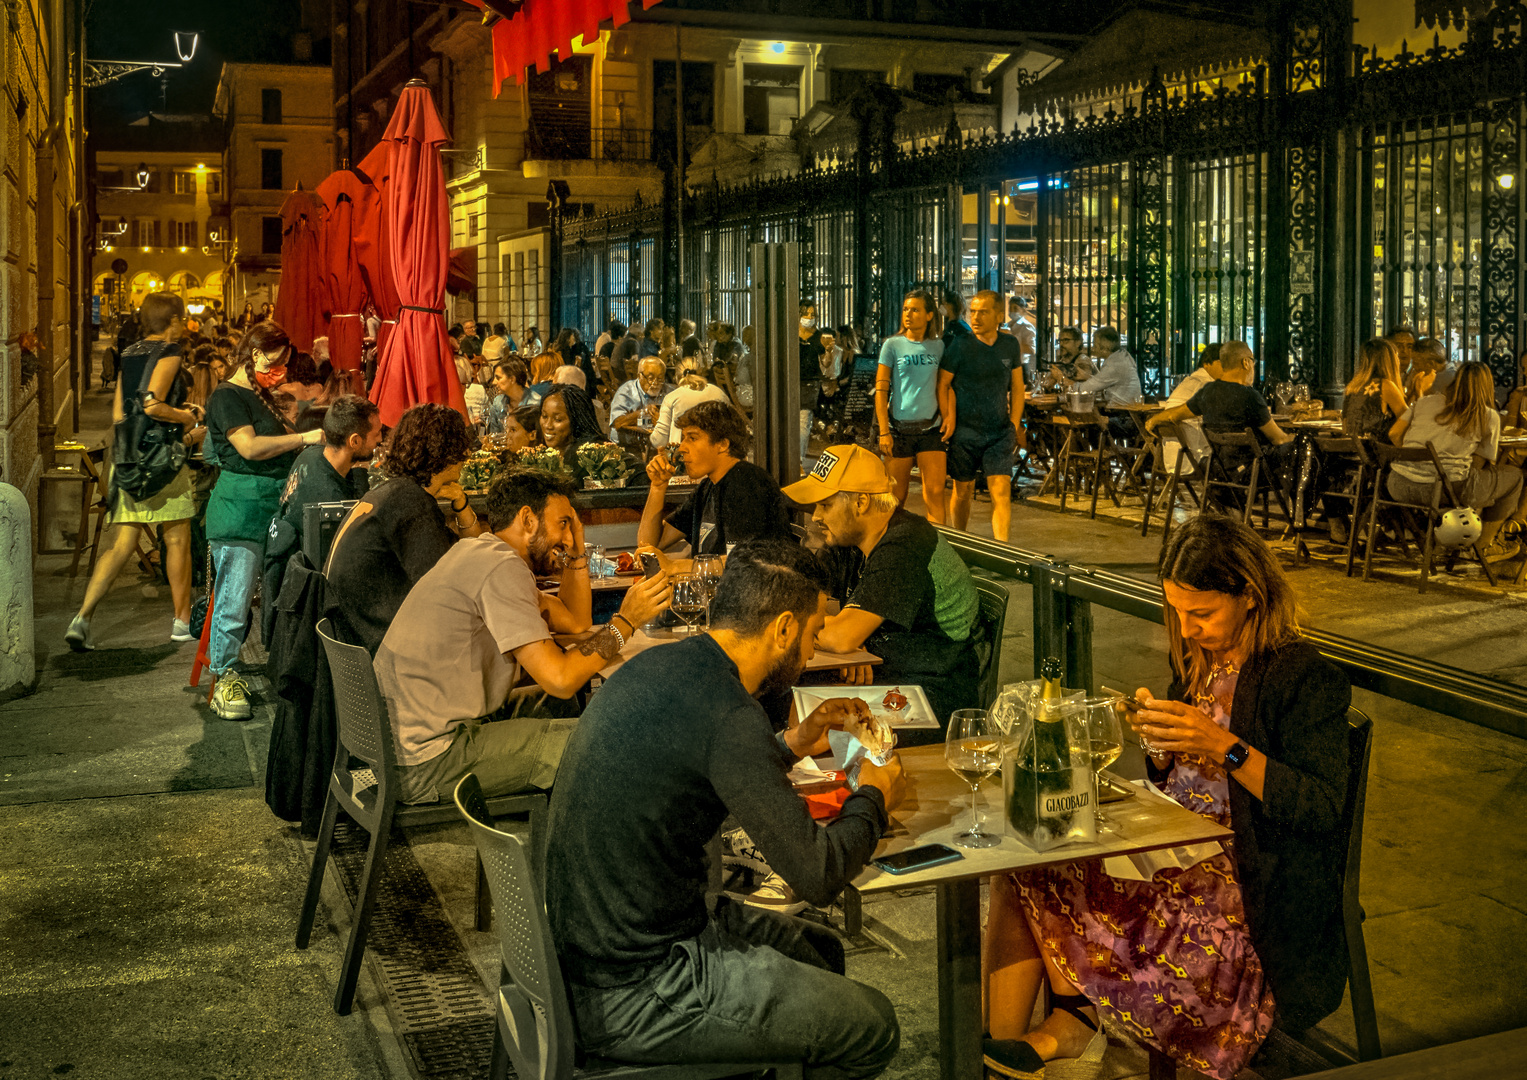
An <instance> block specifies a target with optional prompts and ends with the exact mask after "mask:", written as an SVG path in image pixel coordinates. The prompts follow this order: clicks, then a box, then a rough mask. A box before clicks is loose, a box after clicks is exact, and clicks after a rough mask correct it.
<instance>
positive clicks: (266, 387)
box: [206, 322, 323, 720]
mask: <svg viewBox="0 0 1527 1080" xmlns="http://www.w3.org/2000/svg"><path fill="white" fill-rule="evenodd" d="M290 354H291V342H290V341H289V340H288V338H287V336H286V331H284V330H282V329H281V328H280V327H279V326H277V325H276V324H275V323H272V322H263V323H260V324H258V325H256V326H255V327H253V328H252V329H250V331H249V332H248V333H247V334H245V335H244V338H243V340H242V341H240V342H239V351H238V354H237V356H236V357H235V360H234V371H233V374H232V375H231V376H229V378H228V379H227V381H225V382H224V383H222V385H220V386H219V387H218V388H217V390H216V391H214V392H213V394H212V398H211V400H210V401H208V402H207V444H206V457H207V459H208V460H209V461H215V462H216V463H217V464H218V465H219V466H220V467H221V468H222V472H221V473H220V474H219V475H218V478H217V486H216V487H215V488H213V489H212V499H211V501H210V502H208V503H207V540H208V541H209V543H210V545H211V547H212V567H213V572H214V574H215V575H216V577H215V580H214V584H213V603H212V610H211V611H210V612H209V613H208V615H207V617H208V618H209V619H211V620H212V631H211V634H210V635H209V639H208V642H207V657H208V665H207V666H208V667H209V668H211V670H212V673H213V676H214V677H215V678H216V679H217V688H216V689H215V690H214V691H213V693H212V711H213V712H215V713H217V715H219V716H221V717H222V718H223V719H224V720H247V719H249V716H250V706H249V684H248V683H246V682H245V681H244V678H243V676H241V675H239V674H238V673H237V672H235V671H234V670H233V662H234V661H235V660H237V659H238V655H239V647H240V646H241V645H242V644H243V643H244V634H245V630H246V627H247V626H248V622H249V605H250V603H251V601H253V599H254V592H255V585H256V583H257V582H258V581H259V580H260V568H261V566H262V565H263V564H264V561H265V540H266V537H267V536H268V535H269V530H270V521H271V518H273V517H274V516H275V514H276V511H277V509H278V508H279V507H280V505H281V490H282V488H283V487H284V486H285V484H286V474H287V472H288V471H290V469H291V467H292V462H293V461H294V460H295V459H296V457H297V452H298V451H299V450H301V449H302V448H303V447H304V446H307V445H309V444H312V443H316V442H320V441H321V440H322V439H323V429H322V428H315V429H314V430H312V431H309V432H305V433H303V434H301V435H296V434H293V433H292V430H291V428H290V427H288V426H287V423H286V420H285V418H284V417H283V416H282V415H281V411H280V410H279V409H278V408H277V407H276V402H275V398H274V396H273V394H272V391H273V390H274V389H275V387H277V386H279V385H281V383H282V382H283V381H284V380H285V378H286V359H287V357H288V356H289V355H290ZM272 599H274V598H272Z"/></svg>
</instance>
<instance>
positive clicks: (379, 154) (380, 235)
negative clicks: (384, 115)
mask: <svg viewBox="0 0 1527 1080" xmlns="http://www.w3.org/2000/svg"><path fill="white" fill-rule="evenodd" d="M390 145H391V144H390V143H388V142H387V141H386V140H383V141H382V142H379V143H377V144H376V146H375V147H373V148H372V151H371V153H369V154H367V155H366V157H365V159H364V160H362V161H361V163H360V165H359V166H358V167H357V168H356V170H355V171H356V172H357V173H358V174H360V175H361V176H362V177H364V178H365V180H366V186H365V188H364V189H363V190H362V192H361V194H362V195H363V198H361V199H358V200H357V201H356V204H355V218H356V225H355V234H354V240H355V260H356V263H357V264H358V265H359V266H360V272H361V277H362V278H363V279H364V280H365V283H366V292H367V293H368V294H370V296H371V303H372V306H374V307H375V308H376V313H377V317H378V318H380V319H381V320H382V324H381V326H380V327H378V329H377V332H376V351H377V356H378V357H380V356H381V355H382V349H383V348H384V347H385V346H386V344H387V338H388V336H389V335H390V334H391V333H392V328H393V327H394V326H396V325H397V324H398V286H397V283H396V282H394V281H393V279H392V263H391V260H390V258H389V256H388V253H387V252H388V248H389V246H390V245H389V244H388V240H389V239H390V237H389V235H388V232H387V215H386V213H385V212H384V210H385V202H386V191H387V177H388V176H389V175H390V174H389V172H388V164H387V150H388V147H389V146H390Z"/></svg>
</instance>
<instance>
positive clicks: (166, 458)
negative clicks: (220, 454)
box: [111, 352, 190, 502]
mask: <svg viewBox="0 0 1527 1080" xmlns="http://www.w3.org/2000/svg"><path fill="white" fill-rule="evenodd" d="M163 355H164V354H163V353H162V352H161V353H160V354H159V355H157V356H154V357H152V358H150V359H149V360H148V361H146V362H145V363H144V365H143V377H142V379H141V380H140V381H139V385H138V388H137V389H136V390H135V391H133V394H132V397H131V398H129V397H128V396H127V395H126V394H123V395H122V411H123V413H124V414H125V415H124V416H123V417H122V419H121V420H119V421H117V423H116V425H115V426H114V427H113V429H112V443H111V466H112V468H111V486H112V488H113V489H114V492H115V491H125V492H127V493H128V494H129V495H131V496H132V497H133V498H134V499H135V500H139V501H141V500H143V499H149V498H152V497H153V496H155V495H157V494H159V493H160V492H161V491H163V490H164V489H165V488H166V487H168V486H169V484H170V481H172V480H174V479H175V477H176V476H178V475H180V470H181V469H183V468H184V467H185V464H186V456H187V455H188V454H189V453H190V451H189V450H188V449H187V447H186V444H185V443H184V442H183V441H182V439H181V427H180V425H179V424H166V423H163V422H162V421H159V420H155V419H154V418H153V417H152V416H149V415H148V414H147V413H145V412H144V411H143V394H144V391H145V388H146V384H147V383H148V381H149V378H150V376H151V375H152V374H153V370H154V366H155V365H156V364H157V363H158V362H159V360H160V359H161V358H162V357H163ZM112 501H113V502H115V501H116V499H115V494H113V497H112Z"/></svg>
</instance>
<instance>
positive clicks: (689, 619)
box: [673, 574, 706, 633]
mask: <svg viewBox="0 0 1527 1080" xmlns="http://www.w3.org/2000/svg"><path fill="white" fill-rule="evenodd" d="M705 604H706V596H705V583H704V582H703V581H701V580H700V579H699V578H697V577H695V575H693V574H678V575H675V577H674V578H673V613H674V614H675V615H677V616H678V617H679V618H681V619H683V620H684V629H685V631H686V632H691V633H692V632H694V631H695V630H698V629H699V627H698V625H697V624H698V623H699V621H700V619H701V618H703V617H704V615H705Z"/></svg>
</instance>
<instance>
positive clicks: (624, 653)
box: [552, 627, 883, 679]
mask: <svg viewBox="0 0 1527 1080" xmlns="http://www.w3.org/2000/svg"><path fill="white" fill-rule="evenodd" d="M598 629H600V628H599V627H594V629H592V630H587V631H585V632H584V633H581V634H553V635H552V637H553V639H554V640H555V641H556V642H557V644H558V645H561V646H563V647H564V648H566V647H567V646H569V645H576V644H577V643H578V642H580V641H583V640H585V639H587V638H589V637H590V636H592V635H593V633H594V630H598ZM693 636H694V634H693V633H691V632H688V631H686V632H684V633H676V632H675V631H673V630H656V631H648V630H643V629H638V630H637V631H636V633H635V634H632V635H631V636H630V637H628V638H627V639H626V647H625V648H624V649H622V650H621V651H620V655H619V656H617V657H616V658H615V659H613V660H611V661H610V662H609V663H608V664H606V665H605V666H604V667H602V668H600V669H599V677H600V678H602V679H608V678H609V677H610V676H611V675H614V674H615V673H616V672H617V671H619V670H620V665H622V664H624V663H625V662H626V661H627V660H629V659H631V658H632V657H633V656H637V655H639V654H641V653H644V652H646V651H647V650H648V649H652V648H656V647H658V646H660V645H672V644H673V643H674V642H675V641H684V640H685V639H687V638H690V637H693ZM880 663H883V661H882V660H881V659H880V657H878V656H876V655H875V654H874V653H871V652H865V651H864V650H863V649H855V650H854V651H853V652H846V653H835V652H828V651H827V650H826V649H818V650H817V651H816V653H815V655H813V656H812V658H811V659H810V660H809V661H807V663H806V670H807V671H831V670H832V669H833V668H842V667H857V666H859V665H861V664H871V665H874V664H880Z"/></svg>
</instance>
